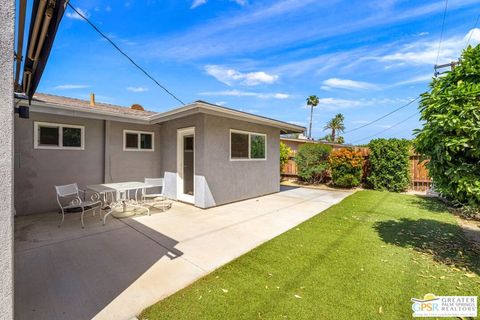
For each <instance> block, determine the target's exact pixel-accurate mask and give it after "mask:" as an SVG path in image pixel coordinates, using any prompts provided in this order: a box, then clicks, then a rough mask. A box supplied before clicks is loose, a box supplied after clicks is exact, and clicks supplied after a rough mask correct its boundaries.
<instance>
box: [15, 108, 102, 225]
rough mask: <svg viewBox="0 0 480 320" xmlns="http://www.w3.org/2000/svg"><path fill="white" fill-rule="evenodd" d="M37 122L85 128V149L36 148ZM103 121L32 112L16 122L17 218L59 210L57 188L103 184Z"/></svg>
mask: <svg viewBox="0 0 480 320" xmlns="http://www.w3.org/2000/svg"><path fill="white" fill-rule="evenodd" d="M34 121H42V122H52V123H61V124H75V125H83V126H85V150H52V149H34V147H33V134H34V128H33V126H34ZM103 131H104V122H103V121H102V120H93V119H84V118H72V117H65V116H55V115H47V114H41V113H35V112H31V113H30V119H19V118H16V119H15V176H16V179H15V209H16V211H17V214H18V215H25V214H32V213H41V212H47V211H52V210H57V209H58V205H57V202H56V198H55V197H56V193H55V189H54V186H55V185H63V184H69V183H73V182H77V183H78V185H79V187H80V188H84V187H85V186H86V185H88V184H96V183H102V182H103V163H104V155H103V154H104V151H103V146H104V139H103Z"/></svg>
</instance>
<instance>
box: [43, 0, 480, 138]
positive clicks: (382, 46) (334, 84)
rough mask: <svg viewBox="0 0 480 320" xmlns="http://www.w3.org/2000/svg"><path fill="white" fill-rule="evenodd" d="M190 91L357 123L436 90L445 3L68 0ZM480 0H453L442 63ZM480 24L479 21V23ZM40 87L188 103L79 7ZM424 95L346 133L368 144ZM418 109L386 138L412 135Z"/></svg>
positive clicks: (184, 93)
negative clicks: (309, 100)
mask: <svg viewBox="0 0 480 320" xmlns="http://www.w3.org/2000/svg"><path fill="white" fill-rule="evenodd" d="M71 3H72V4H73V5H74V6H75V7H77V8H79V9H80V10H82V11H83V12H84V13H85V14H86V15H87V16H88V17H89V18H90V19H91V21H92V22H94V23H95V24H97V25H98V26H99V28H100V29H101V30H102V31H103V32H105V33H107V34H108V35H110V37H111V38H112V39H113V40H114V41H116V42H117V44H118V45H119V46H120V47H121V48H123V49H124V50H125V51H126V52H127V53H128V54H129V55H131V56H132V57H133V58H134V59H135V60H136V61H137V62H138V63H139V64H140V65H142V66H143V67H145V68H146V69H147V70H148V71H150V72H151V73H152V74H153V75H154V77H156V78H157V79H158V80H159V81H160V82H161V83H162V84H164V85H165V86H166V87H167V88H169V89H170V90H171V91H173V92H174V93H175V94H176V95H177V96H178V97H180V98H181V99H182V100H183V101H186V102H191V101H194V100H198V99H201V100H206V101H209V102H212V103H217V104H221V105H225V106H229V107H233V108H236V109H240V110H243V111H247V112H252V113H255V114H260V115H264V116H268V117H273V118H277V119H280V120H284V121H288V122H292V123H296V124H300V125H304V126H307V124H308V118H309V110H308V109H307V108H306V107H305V99H306V97H307V96H309V95H312V94H316V95H318V96H319V97H320V105H319V106H318V108H316V109H315V111H314V122H313V127H314V128H313V136H314V137H320V136H324V135H325V134H326V132H325V131H323V126H324V124H325V123H326V122H327V121H328V120H329V119H330V118H331V117H332V116H333V115H335V114H336V113H338V112H341V113H343V114H344V115H345V124H346V127H347V130H348V129H352V128H355V127H358V126H360V125H362V124H364V123H365V122H367V121H369V120H372V119H374V118H376V117H378V116H380V115H382V114H385V113H387V112H388V111H390V110H392V109H394V108H396V107H398V106H400V105H402V104H405V103H406V102H408V101H409V100H410V99H413V98H415V97H416V96H417V95H418V94H419V93H421V92H423V91H425V90H427V88H428V83H429V80H430V79H431V76H432V74H433V65H434V63H435V61H436V57H437V52H438V51H437V50H438V42H439V38H440V31H441V24H442V16H443V9H444V3H445V2H444V1H440V0H436V1H402V0H383V1H382V0H373V1H367V0H362V1H355V0H350V1H340V0H333V1H319V0H317V1H311V0H302V1H300V0H279V1H260V0H258V1H257V0H147V1H135V0H125V1H102V0H84V1H75V0H73V1H72V2H71ZM479 13H480V0H463V1H460V0H450V2H449V7H448V11H447V16H446V22H445V32H444V37H443V44H442V47H441V50H440V57H439V63H448V62H450V61H452V60H454V59H457V58H458V56H459V54H460V52H461V50H462V48H463V47H465V45H466V42H467V40H466V39H467V38H468V33H469V32H473V34H472V40H471V43H472V44H477V43H478V42H479V41H480V29H473V27H474V23H475V20H476V18H477V16H478V14H479ZM477 28H478V26H477ZM38 92H46V93H52V94H59V95H65V96H71V97H77V98H85V99H88V95H89V93H90V92H95V94H96V96H97V100H98V101H102V102H108V103H114V104H120V105H126V106H128V105H131V104H133V103H140V104H141V105H143V106H144V107H146V108H147V109H150V110H155V111H165V110H168V109H171V108H174V107H177V106H179V104H178V102H177V101H175V100H173V99H172V98H171V97H169V96H168V95H166V94H165V93H164V92H163V91H162V90H161V89H160V88H158V87H157V86H156V85H155V84H154V83H153V82H152V81H151V80H149V79H148V78H146V77H145V76H144V75H143V74H142V73H141V72H139V71H138V70H137V69H135V68H134V67H133V66H132V65H131V64H130V63H129V62H128V61H127V60H126V59H125V58H124V57H123V56H121V55H119V54H118V53H117V52H116V51H115V50H114V49H113V48H112V47H111V45H110V44H108V43H107V42H106V41H105V40H103V39H101V37H100V36H99V35H98V34H97V33H95V32H94V31H93V30H92V28H91V27H90V26H89V25H87V23H85V22H84V21H82V20H81V19H79V17H78V16H77V15H75V14H74V13H73V12H72V11H71V10H70V9H67V13H66V15H65V16H64V19H63V21H62V23H61V26H60V29H59V32H58V35H57V38H56V40H55V44H54V48H53V50H52V53H51V56H50V60H49V63H48V65H47V68H46V70H45V73H44V77H43V79H42V82H41V84H40V87H39V89H38ZM416 106H417V105H416V103H414V104H412V105H411V106H409V107H407V108H405V109H403V110H401V111H399V112H397V113H395V114H393V115H392V116H390V117H387V118H386V119H384V120H382V121H380V122H378V123H376V124H375V125H372V126H369V127H366V128H364V129H361V130H358V131H356V132H354V133H351V134H347V135H345V139H346V142H354V143H365V142H368V140H369V139H366V138H367V137H369V136H371V135H374V134H376V133H378V132H380V131H382V130H385V129H386V128H388V127H389V126H392V125H393V124H395V123H396V122H399V121H401V120H402V119H404V118H407V117H409V116H411V115H412V114H414V113H415V111H416ZM417 119H418V117H416V116H414V117H413V118H412V119H411V120H409V121H407V122H406V123H405V124H403V125H401V126H398V127H395V128H393V129H391V130H387V131H385V132H384V133H383V134H381V135H380V136H383V137H405V138H410V137H411V135H412V129H414V128H417V127H419V125H420V123H419V122H418V120H417Z"/></svg>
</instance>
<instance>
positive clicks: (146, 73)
mask: <svg viewBox="0 0 480 320" xmlns="http://www.w3.org/2000/svg"><path fill="white" fill-rule="evenodd" d="M67 4H68V6H69V7H70V8H71V9H72V10H73V11H75V13H77V14H78V15H79V16H80V17H81V18H82V19H83V20H85V21H86V22H87V23H88V24H89V25H90V26H91V27H92V28H93V29H94V30H95V31H96V32H98V33H99V34H100V35H101V36H102V37H103V38H105V40H107V41H108V42H110V44H111V45H112V46H113V47H114V48H115V49H117V51H118V52H120V53H121V54H122V55H123V56H125V58H127V59H128V60H129V61H130V62H131V63H132V64H133V65H134V66H135V67H137V68H138V69H139V70H140V71H142V72H143V73H144V74H145V75H146V76H147V77H149V78H150V79H151V80H152V81H153V82H155V83H156V84H157V86H159V87H160V88H162V89H163V90H164V91H165V92H166V93H168V94H169V95H170V96H172V97H173V98H174V99H175V100H177V101H178V102H180V103H181V104H183V105H185V103H184V102H183V101H182V100H180V99H179V98H178V97H177V96H175V95H174V94H173V93H172V92H170V91H169V90H168V89H167V88H165V87H164V86H163V85H161V84H160V82H158V81H157V80H156V79H155V78H154V77H153V76H151V75H150V74H149V73H148V72H147V71H145V69H143V68H142V67H140V66H139V65H138V64H137V63H136V62H135V61H133V59H132V58H130V57H129V56H128V55H127V54H126V53H125V52H124V51H123V50H122V49H120V48H119V47H118V46H117V45H116V44H115V43H114V42H113V41H112V40H111V39H110V38H109V37H108V36H106V35H105V34H104V33H103V32H102V31H100V29H98V27H97V26H96V25H94V24H93V22H91V21H90V20H89V19H88V18H87V17H85V15H83V14H82V13H81V12H80V11H79V10H77V9H76V8H75V7H74V6H72V4H71V3H70V2H67Z"/></svg>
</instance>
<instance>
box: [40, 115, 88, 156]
mask: <svg viewBox="0 0 480 320" xmlns="http://www.w3.org/2000/svg"><path fill="white" fill-rule="evenodd" d="M33 130H34V134H33V135H34V137H33V139H34V148H35V149H71V150H83V149H84V148H85V146H84V140H85V127H84V126H77V125H70V124H59V123H47V122H37V121H35V122H34V129H33Z"/></svg>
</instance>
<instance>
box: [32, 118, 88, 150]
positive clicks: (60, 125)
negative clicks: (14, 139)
mask: <svg viewBox="0 0 480 320" xmlns="http://www.w3.org/2000/svg"><path fill="white" fill-rule="evenodd" d="M39 127H50V128H58V130H59V132H58V146H42V145H40V144H39V143H38V142H39V138H40V137H39V132H38V129H39ZM63 128H76V129H80V132H81V133H80V135H81V136H80V145H81V146H80V147H64V146H63ZM33 148H34V149H55V150H85V126H79V125H75V124H66V123H53V122H40V121H35V122H34V123H33Z"/></svg>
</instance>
